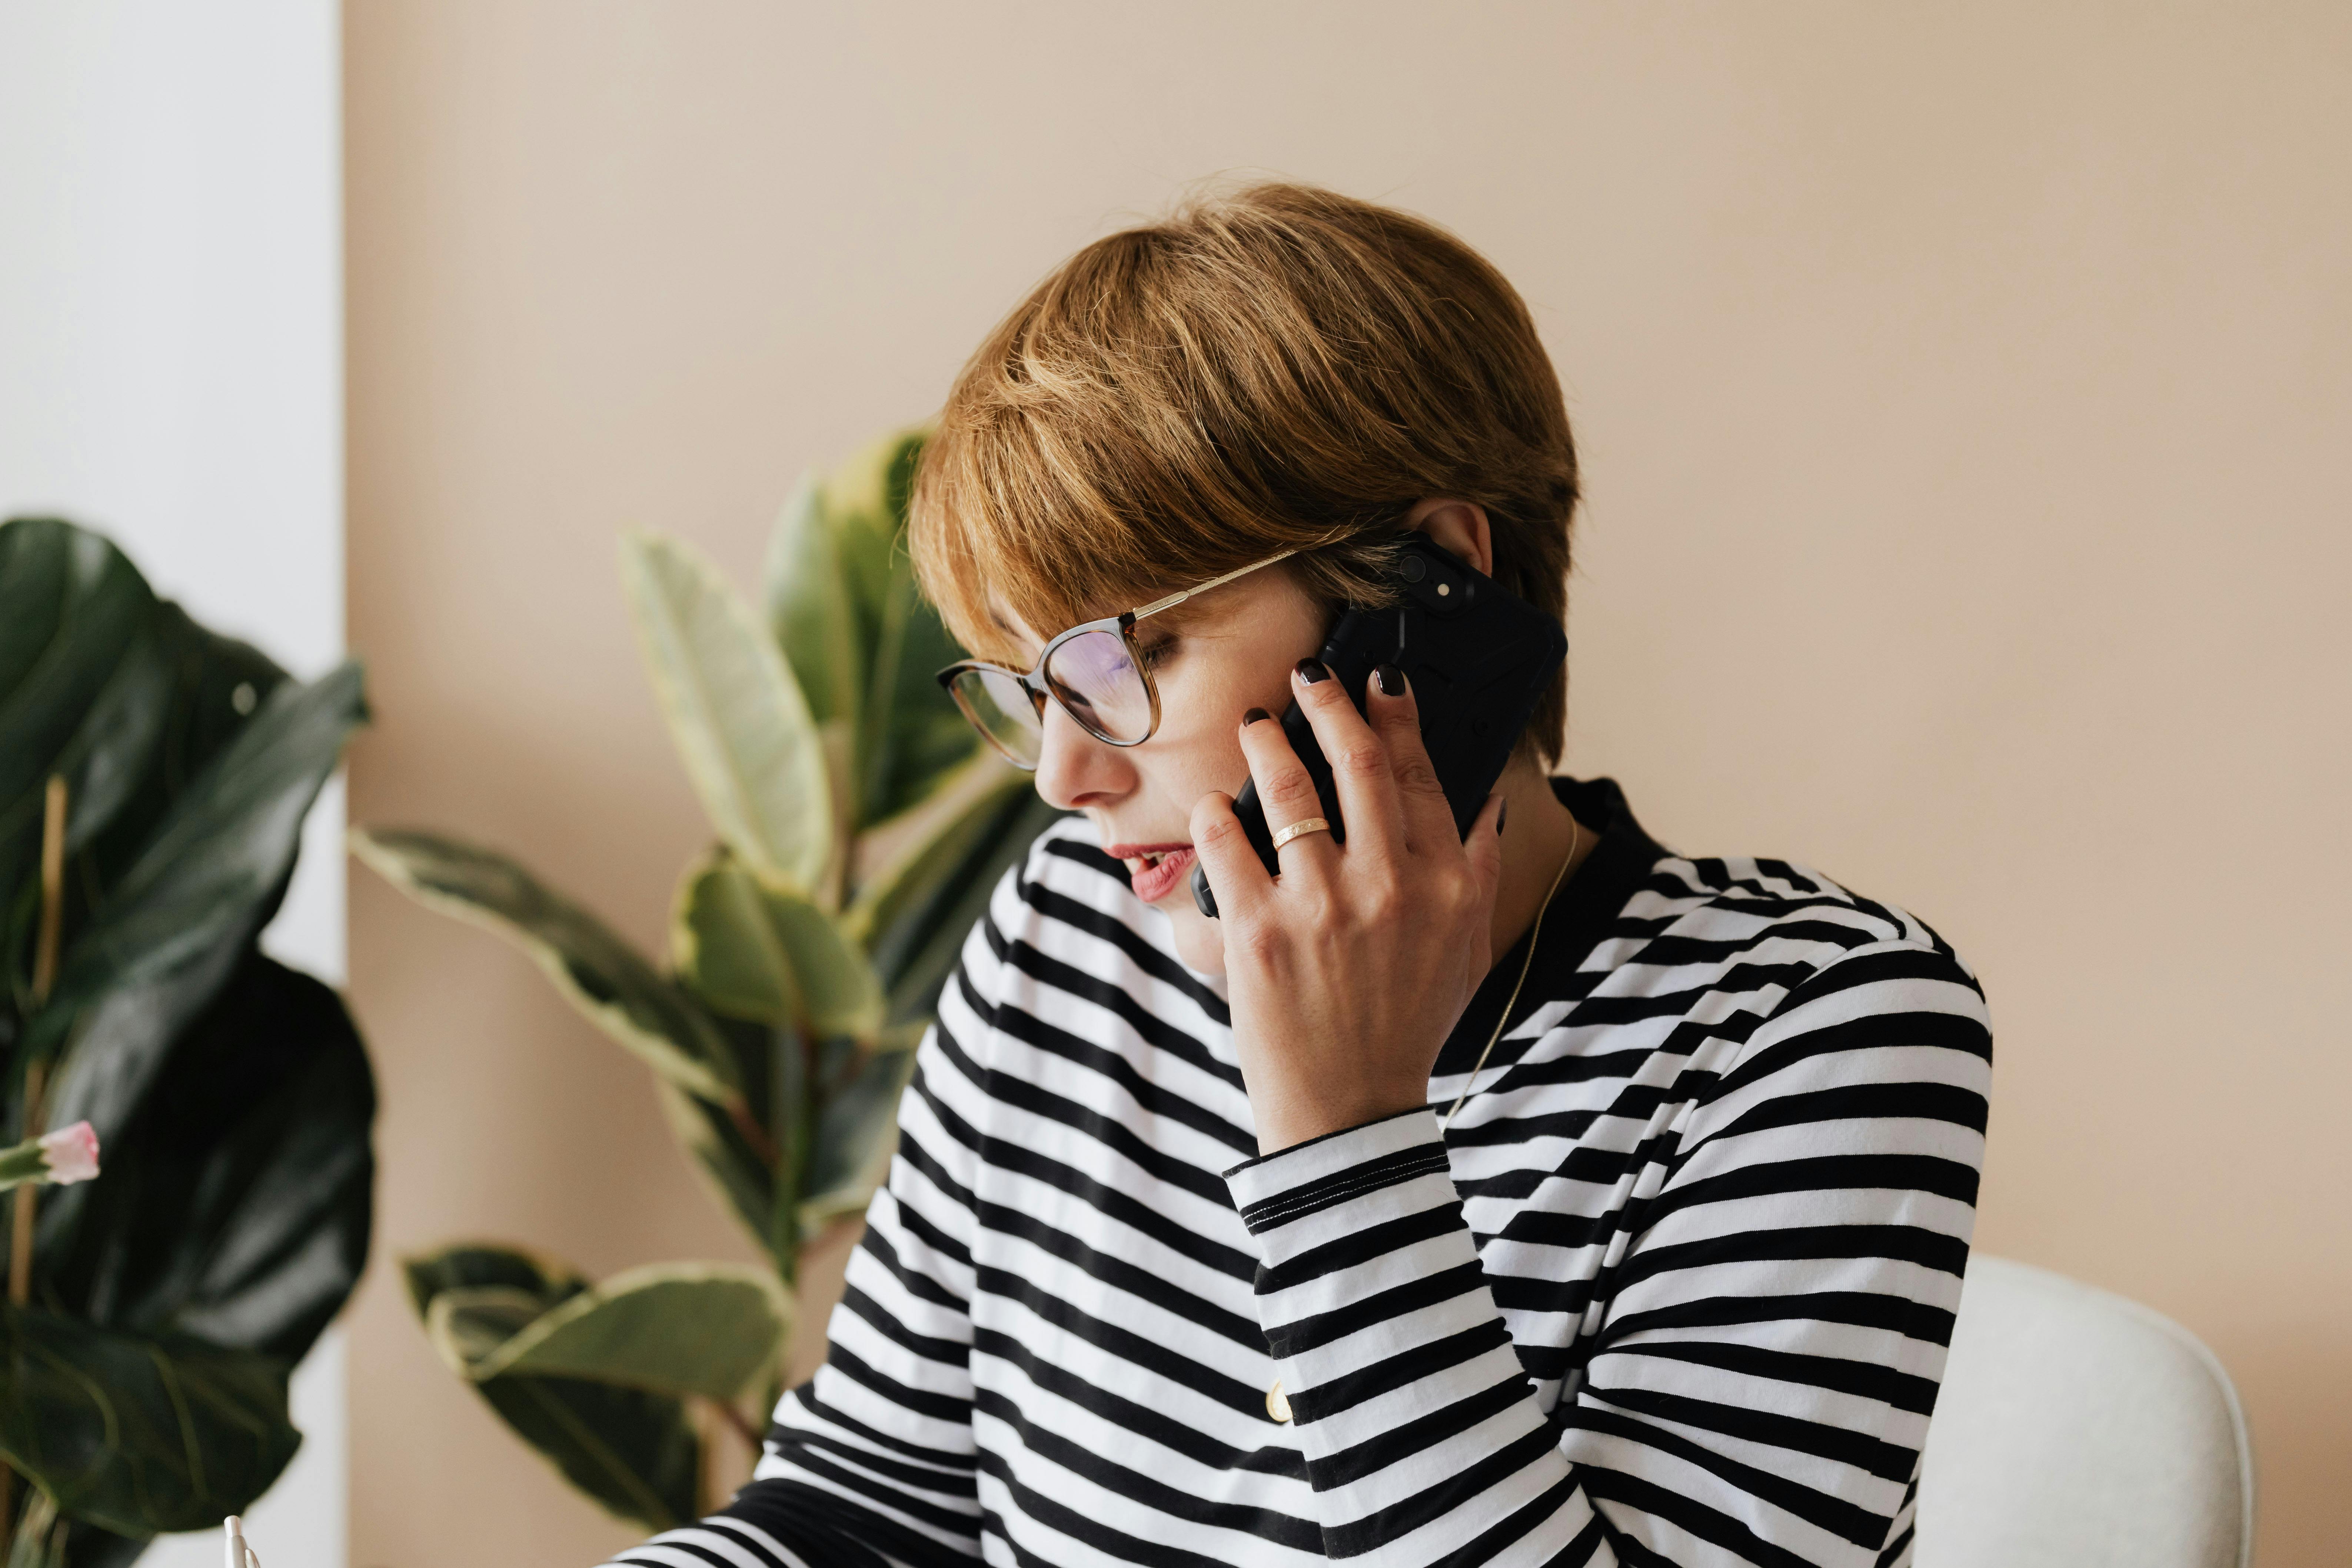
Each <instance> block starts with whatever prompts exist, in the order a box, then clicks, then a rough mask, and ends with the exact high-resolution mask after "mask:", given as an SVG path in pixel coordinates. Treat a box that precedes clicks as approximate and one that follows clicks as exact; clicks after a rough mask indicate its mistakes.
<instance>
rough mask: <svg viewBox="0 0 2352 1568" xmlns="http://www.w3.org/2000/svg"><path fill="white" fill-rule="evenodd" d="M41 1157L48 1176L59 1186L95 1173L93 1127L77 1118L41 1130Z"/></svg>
mask: <svg viewBox="0 0 2352 1568" xmlns="http://www.w3.org/2000/svg"><path fill="white" fill-rule="evenodd" d="M41 1159H42V1161H43V1163H46V1164H47V1166H48V1167H49V1180H50V1181H51V1182H53V1183H55V1184H57V1185H58V1186H60V1187H62V1186H65V1185H68V1184H70V1183H74V1182H87V1181H89V1179H90V1178H91V1177H92V1176H95V1175H97V1174H98V1132H97V1130H96V1129H94V1128H92V1127H91V1126H90V1124H89V1122H87V1121H77V1122H75V1123H74V1124H73V1125H72V1126H71V1127H60V1128H59V1129H58V1131H55V1132H49V1133H45V1134H43V1135H42V1138H41Z"/></svg>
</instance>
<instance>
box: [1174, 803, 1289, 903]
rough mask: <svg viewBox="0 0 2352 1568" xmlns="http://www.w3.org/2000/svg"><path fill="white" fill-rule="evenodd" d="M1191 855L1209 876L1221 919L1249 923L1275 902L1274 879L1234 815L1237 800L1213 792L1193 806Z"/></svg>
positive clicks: (1240, 821)
mask: <svg viewBox="0 0 2352 1568" xmlns="http://www.w3.org/2000/svg"><path fill="white" fill-rule="evenodd" d="M1192 852H1193V853H1194V854H1195V855H1197V856H1199V857H1200V858H1201V868H1202V870H1204V871H1206V872H1207V873H1208V874H1209V890H1210V891H1211V892H1213V893H1214V894H1216V895H1217V913H1218V915H1219V916H1220V917H1222V918H1226V919H1247V918H1249V917H1251V916H1253V915H1255V914H1258V913H1260V912H1261V911H1262V910H1265V906H1266V904H1267V903H1268V902H1269V901H1270V900H1272V899H1273V897H1274V879H1273V878H1271V877H1269V876H1267V875H1266V874H1265V866H1264V865H1262V864H1260V863H1259V860H1258V858H1257V851H1256V850H1255V849H1254V848H1252V847H1250V841H1249V835H1248V834H1246V833H1244V832H1243V831H1242V819H1241V818H1240V817H1238V816H1234V797H1233V796H1232V795H1227V794H1226V793H1225V792H1224V791H1223V790H1211V791H1210V792H1209V793H1208V794H1206V795H1202V797H1201V798H1200V799H1199V800H1197V801H1195V802H1194V803H1193V805H1192Z"/></svg>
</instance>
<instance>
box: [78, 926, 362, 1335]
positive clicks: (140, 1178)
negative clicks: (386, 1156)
mask: <svg viewBox="0 0 2352 1568" xmlns="http://www.w3.org/2000/svg"><path fill="white" fill-rule="evenodd" d="M79 1081H80V1083H81V1084H84V1085H86V1084H87V1083H88V1081H89V1080H88V1079H81V1080H79ZM62 1089H63V1093H62V1094H61V1097H60V1102H59V1106H58V1112H57V1120H58V1121H60V1122H65V1121H73V1120H77V1119H78V1118H79V1103H80V1099H81V1096H82V1093H83V1090H82V1089H80V1088H79V1087H78V1085H77V1081H76V1080H74V1079H68V1081H67V1082H66V1083H65V1084H64V1085H63V1086H62ZM374 1112H375V1088H374V1083H373V1079H372V1076H371V1074H370V1072H369V1070H368V1061H367V1053H366V1051H365V1050H364V1049H363V1048H362V1046H361V1044H360V1038H359V1035H358V1033H357V1031H355V1030H354V1029H353V1027H352V1021H351V1016H350V1015H349V1014H348V1013H347V1012H346V1011H345V1010H344V1007H343V1004H342V999H341V997H339V996H338V995H336V994H335V993H334V992H333V991H332V990H331V989H330V988H328V987H327V986H325V985H322V984H320V983H319V982H318V981H316V980H313V979H311V978H310V976H309V975H306V974H301V973H296V972H295V971H293V970H290V969H288V968H286V967H285V966H283V965H282V964H279V963H275V962H274V961H272V960H270V959H268V958H265V957H263V956H261V955H260V954H259V953H257V952H251V951H249V950H248V952H247V956H246V959H245V962H244V963H243V964H242V965H241V966H240V967H239V968H238V970H237V972H236V974H235V975H233V976H232V977H231V979H230V980H229V982H228V984H226V986H224V987H223V988H222V990H221V992H220V994H219V995H218V996H217V997H216V998H215V1000H214V1001H213V1003H212V1004H211V1005H210V1006H208V1007H207V1008H205V1011H204V1013H203V1014H202V1015H200V1016H198V1017H197V1018H196V1019H195V1020H194V1023H193V1024H192V1025H191V1026H189V1027H188V1028H186V1029H185V1030H184V1031H182V1032H181V1034H180V1035H179V1037H178V1038H177V1039H176V1040H175V1042H174V1043H173V1045H172V1047H171V1049H170V1054H169V1055H168V1056H167V1057H166V1058H165V1059H164V1061H163V1067H162V1070H161V1071H160V1072H158V1073H157V1075H156V1077H155V1079H154V1083H153V1085H152V1088H151V1089H149V1090H148V1092H147V1094H146V1096H145V1098H144V1100H143V1101H142V1103H141V1105H140V1106H139V1108H138V1110H137V1111H136V1113H135V1114H134V1115H133V1116H132V1118H131V1121H129V1122H128V1123H127V1124H126V1125H125V1127H124V1128H123V1130H122V1131H121V1133H120V1134H119V1135H118V1136H116V1137H115V1138H113V1139H112V1140H111V1141H110V1142H108V1143H107V1145H106V1157H105V1162H104V1168H103V1170H102V1171H101V1173H100V1175H99V1177H98V1179H97V1180H96V1181H93V1182H89V1183H85V1184H81V1185H79V1186H71V1187H61V1188H58V1189H56V1190H55V1191H53V1192H51V1193H48V1194H44V1197H43V1202H42V1205H41V1210H40V1215H41V1217H40V1228H39V1237H38V1250H37V1254H36V1257H35V1267H34V1279H35V1285H36V1289H37V1291H38V1293H39V1295H40V1298H41V1300H44V1301H45V1302H47V1304H49V1305H50V1306H52V1307H54V1308H58V1309H59V1310H68V1311H71V1312H72V1313H74V1314H75V1315H76V1316H78V1317H81V1318H83V1319H86V1320H88V1321H91V1322H93V1323H96V1324H99V1325H100V1326H109V1327H116V1328H122V1329H130V1330H135V1331H142V1332H151V1333H153V1332H165V1331H173V1332H185V1333H191V1334H194V1335H197V1336H199V1337H201V1338H204V1339H205V1340H208V1341H211V1342H214V1343H215V1344H225V1345H236V1346H239V1347H242V1348H245V1349H249V1350H259V1351H264V1352H268V1353H270V1354H272V1355H276V1356H278V1357H279V1358H281V1359H283V1360H286V1361H288V1362H296V1361H299V1360H300V1359H301V1357H302V1355H303V1354H304V1353H305V1352H308V1351H309V1350H310V1345H311V1343H312V1342H313V1341H315V1340H316V1339H317V1338H318V1336H319V1333H320V1331H321V1330H322V1329H324V1328H325V1327H326V1325H327V1323H328V1321H330V1320H331V1319H332V1318H333V1317H334V1315H335V1314H336V1313H337V1312H338V1311H339V1310H341V1308H342V1305H343V1302H344V1301H345V1300H347V1299H348V1298H349V1296H350V1294H351V1291H352V1286H353V1285H354V1284H355V1283H356V1282H357V1281H358V1279H359V1274H360V1269H361V1268H362V1265H363V1264H364V1263H365V1261H366V1258H367V1248H368V1236H369V1228H370V1214H371V1198H372V1194H373V1184H374V1170H375V1162H374V1156H373V1152H371V1150H370V1146H369V1129H370V1126H371V1123H372V1122H373V1118H374Z"/></svg>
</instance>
